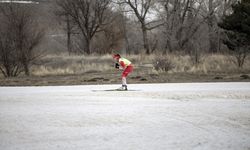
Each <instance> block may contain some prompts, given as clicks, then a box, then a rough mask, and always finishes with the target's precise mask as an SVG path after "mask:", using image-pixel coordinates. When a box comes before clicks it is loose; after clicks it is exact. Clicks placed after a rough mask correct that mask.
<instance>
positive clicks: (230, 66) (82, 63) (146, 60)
mask: <svg viewBox="0 0 250 150" xmlns="http://www.w3.org/2000/svg"><path fill="white" fill-rule="evenodd" d="M125 57H126V58H128V59H130V60H131V61H132V62H133V64H134V65H135V68H136V69H135V71H136V72H135V75H136V74H138V75H139V74H159V73H162V72H164V71H162V70H158V71H156V70H155V69H154V67H153V62H154V61H155V60H157V59H158V58H160V57H164V58H166V59H168V60H169V61H170V62H171V63H172V65H173V66H174V67H173V69H171V70H170V71H168V73H170V74H171V73H194V74H195V73H203V74H209V73H235V72H249V71H250V68H249V67H248V66H250V60H249V59H246V62H245V65H244V68H243V69H241V70H239V69H237V67H236V66H235V64H234V63H233V62H232V61H231V60H230V59H229V57H228V56H225V55H220V54H216V55H204V56H203V57H202V58H201V60H202V61H201V63H199V64H196V65H195V64H193V63H192V60H191V58H190V56H188V55H174V54H170V55H166V56H160V55H149V56H147V55H129V56H125ZM38 64H41V65H35V66H33V68H32V74H33V75H37V76H44V75H68V74H84V73H89V72H108V71H112V70H114V68H113V60H112V56H111V55H104V56H98V55H91V56H84V55H81V56H68V55H67V54H61V55H48V56H46V57H44V58H43V59H42V60H41V61H40V62H38Z"/></svg>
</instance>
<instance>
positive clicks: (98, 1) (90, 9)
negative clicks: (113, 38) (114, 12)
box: [57, 0, 111, 54]
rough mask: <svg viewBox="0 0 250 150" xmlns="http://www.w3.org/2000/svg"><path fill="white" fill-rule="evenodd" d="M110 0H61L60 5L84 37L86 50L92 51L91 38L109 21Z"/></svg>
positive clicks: (87, 51) (88, 52)
mask: <svg viewBox="0 0 250 150" xmlns="http://www.w3.org/2000/svg"><path fill="white" fill-rule="evenodd" d="M110 2H111V1H110V0H59V1H58V2H57V3H58V5H59V7H60V8H61V9H62V10H63V11H64V12H65V14H67V15H69V16H70V18H71V19H72V21H73V23H74V24H76V25H77V27H78V28H79V30H80V32H81V34H82V36H83V37H84V40H85V41H84V51H85V52H86V53H87V54H90V53H91V50H90V49H91V48H90V46H91V40H92V39H93V37H94V35H95V34H96V33H97V32H100V31H102V26H103V25H105V24H107V23H109V22H108V21H110V18H109V16H108V15H107V14H106V13H107V10H108V8H109V4H110Z"/></svg>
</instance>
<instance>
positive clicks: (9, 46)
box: [0, 3, 44, 76]
mask: <svg viewBox="0 0 250 150" xmlns="http://www.w3.org/2000/svg"><path fill="white" fill-rule="evenodd" d="M0 12H1V13H2V20H3V22H2V23H3V24H5V27H6V28H7V29H4V28H3V29H2V31H4V30H5V32H2V33H1V34H3V35H5V36H4V37H6V40H1V43H2V44H1V45H2V51H3V52H4V51H5V50H10V51H11V52H12V51H13V54H12V53H5V54H7V55H12V56H13V57H14V58H15V60H14V61H15V63H14V64H15V66H16V71H14V74H12V75H11V76H15V75H17V74H18V73H19V72H20V71H18V70H19V69H20V66H22V71H24V72H25V74H26V75H30V66H31V65H32V62H34V61H35V60H36V59H37V58H38V57H39V56H40V54H38V53H37V52H36V51H35V48H36V47H37V46H38V45H39V43H40V42H41V40H42V37H43V35H44V31H43V30H42V29H41V28H39V25H38V23H36V22H35V19H34V16H33V10H32V8H31V7H29V6H27V5H22V4H14V3H8V4H4V5H1V7H0ZM6 31H7V32H6ZM3 49H5V50H3ZM16 62H18V64H16Z"/></svg>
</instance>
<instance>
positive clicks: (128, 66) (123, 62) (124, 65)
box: [113, 54, 133, 90]
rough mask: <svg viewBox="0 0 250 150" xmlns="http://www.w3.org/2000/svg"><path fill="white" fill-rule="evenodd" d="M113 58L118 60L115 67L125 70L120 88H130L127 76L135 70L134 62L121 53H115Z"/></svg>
mask: <svg viewBox="0 0 250 150" xmlns="http://www.w3.org/2000/svg"><path fill="white" fill-rule="evenodd" d="M113 59H114V60H115V61H116V63H115V68H116V69H123V70H124V71H123V72H122V87H121V88H119V89H118V90H128V87H127V81H126V77H127V76H128V74H129V73H131V72H132V71H133V66H132V63H131V62H130V61H129V60H127V59H126V58H122V57H121V56H120V55H119V54H114V55H113ZM120 66H121V67H120Z"/></svg>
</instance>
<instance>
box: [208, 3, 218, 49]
mask: <svg viewBox="0 0 250 150" xmlns="http://www.w3.org/2000/svg"><path fill="white" fill-rule="evenodd" d="M213 1H214V0H209V6H208V9H209V14H208V15H209V16H208V38H209V52H211V53H216V52H217V44H216V42H215V40H216V39H215V36H214V34H215V33H214V22H213V21H214V20H213V19H214V8H213Z"/></svg>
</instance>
